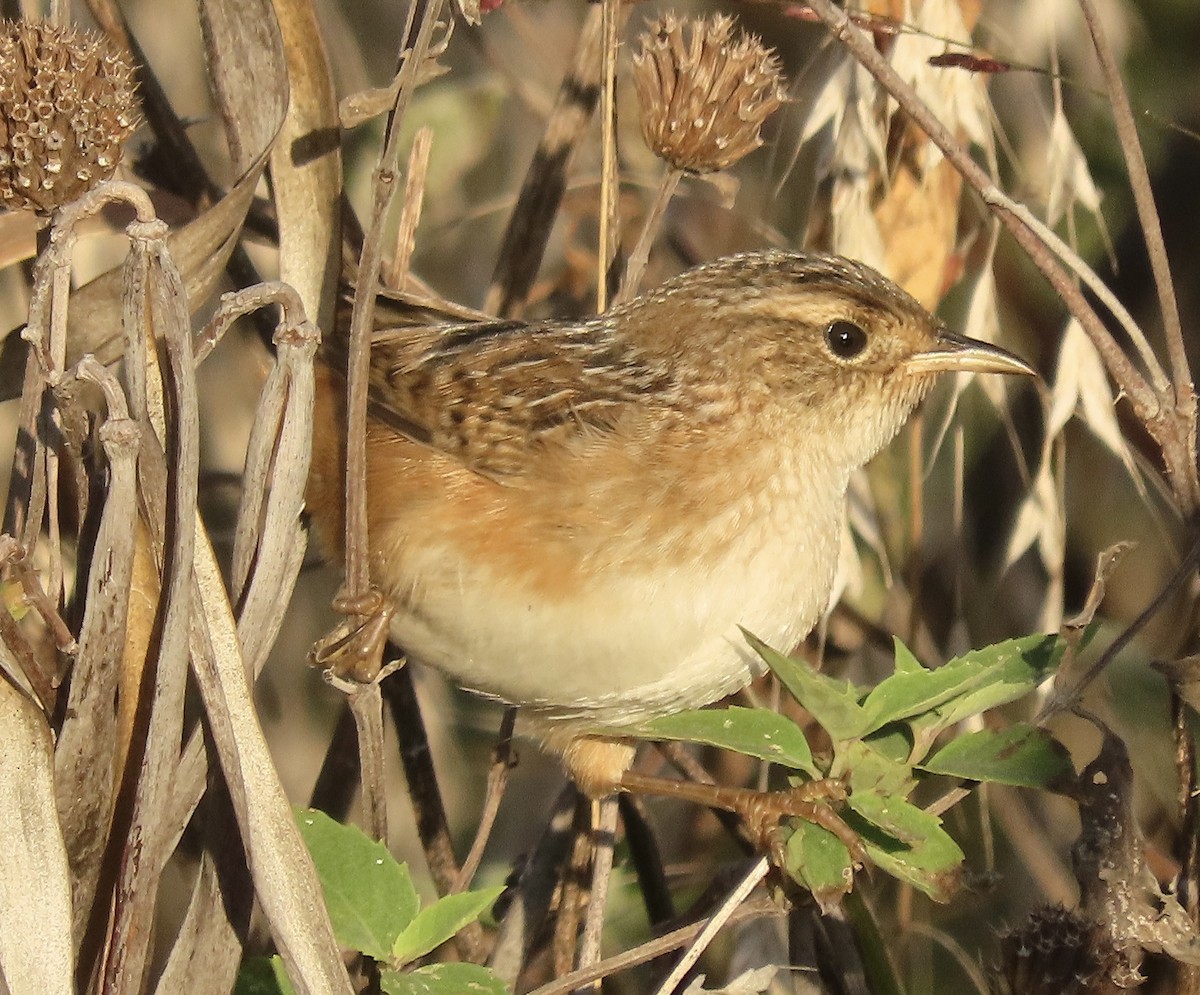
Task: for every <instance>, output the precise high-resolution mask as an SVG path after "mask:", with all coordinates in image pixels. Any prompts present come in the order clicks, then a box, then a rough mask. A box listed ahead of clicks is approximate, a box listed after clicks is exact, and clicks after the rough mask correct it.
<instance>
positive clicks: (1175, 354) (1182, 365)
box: [1079, 0, 1195, 409]
mask: <svg viewBox="0 0 1200 995" xmlns="http://www.w3.org/2000/svg"><path fill="white" fill-rule="evenodd" d="M1079 9H1080V10H1081V11H1082V12H1083V19H1084V21H1085V22H1086V23H1087V26H1088V31H1089V32H1090V33H1091V36H1092V45H1093V46H1094V47H1095V49H1096V59H1097V60H1098V61H1099V63H1100V71H1101V73H1103V75H1104V84H1105V87H1106V89H1107V90H1108V97H1109V100H1110V101H1111V105H1112V114H1113V123H1114V124H1115V125H1116V128H1117V139H1118V141H1119V142H1120V144H1121V154H1122V155H1123V156H1124V157H1125V168H1126V170H1127V171H1128V173H1129V188H1130V191H1131V192H1132V193H1133V203H1134V205H1135V206H1136V208H1137V213H1138V221H1139V222H1140V223H1141V226H1142V234H1143V235H1144V236H1145V238H1146V252H1147V254H1148V255H1149V257H1150V270H1151V272H1152V273H1153V274H1154V286H1155V288H1156V289H1157V291H1158V306H1159V310H1160V311H1161V313H1162V322H1163V331H1164V332H1165V333H1166V338H1167V354H1168V355H1169V356H1170V358H1171V371H1172V373H1173V374H1174V378H1175V391H1176V398H1175V400H1176V403H1177V404H1178V405H1179V406H1180V408H1181V409H1182V408H1185V407H1187V406H1190V405H1193V404H1194V403H1195V398H1194V396H1193V395H1192V376H1191V370H1190V369H1189V368H1188V358H1187V349H1186V347H1185V346H1184V342H1183V327H1182V325H1181V324H1180V321H1179V303H1178V301H1177V299H1176V297H1175V287H1174V285H1173V284H1172V281H1171V266H1170V263H1169V262H1168V261H1167V249H1166V246H1165V245H1164V244H1163V236H1162V225H1161V224H1160V223H1159V218H1158V209H1157V208H1156V207H1155V206H1154V192H1153V191H1152V190H1151V188H1150V172H1149V170H1147V169H1146V157H1145V155H1144V154H1143V153H1142V143H1141V140H1140V139H1139V138H1138V133H1137V123H1136V122H1135V121H1134V117H1133V108H1132V107H1131V106H1130V104H1129V93H1128V92H1127V91H1126V89H1125V83H1124V81H1123V80H1122V79H1121V70H1120V68H1119V67H1118V66H1117V60H1116V58H1115V57H1114V55H1113V50H1112V46H1111V45H1110V44H1109V42H1108V36H1107V35H1106V34H1105V32H1104V27H1103V25H1102V24H1101V23H1100V18H1099V16H1098V14H1097V13H1096V5H1095V4H1094V3H1093V0H1079Z"/></svg>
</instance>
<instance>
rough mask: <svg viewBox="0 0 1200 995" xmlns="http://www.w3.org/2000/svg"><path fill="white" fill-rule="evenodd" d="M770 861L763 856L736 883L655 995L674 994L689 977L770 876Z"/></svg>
mask: <svg viewBox="0 0 1200 995" xmlns="http://www.w3.org/2000/svg"><path fill="white" fill-rule="evenodd" d="M770 866H771V865H770V863H769V862H768V861H767V858H766V857H762V858H760V859H759V860H757V861H755V863H754V865H753V866H752V867H751V868H750V870H749V871H747V872H746V875H745V876H744V877H743V878H742V880H741V881H739V882H738V883H737V885H736V886H735V887H734V889H733V890H732V891H730V893H729V895H728V896H727V897H726V899H725V901H724V902H722V903H721V905H720V907H719V908H718V909H717V910H716V911H715V912H714V913H713V914H712V916H711V917H710V918H709V920H708V922H707V923H705V924H704V929H702V930H701V931H700V933H699V935H698V936H697V937H696V938H695V940H693V941H692V943H691V945H690V946H689V947H688V948H687V950H686V952H685V953H684V955H683V956H682V957H680V958H679V961H678V963H676V965H675V967H674V968H673V969H672V970H671V973H670V974H668V975H667V977H666V979H665V980H664V981H663V983H662V984H661V985H659V986H658V988H657V989H656V995H671V992H673V991H674V990H675V989H676V987H677V986H678V985H679V983H680V982H682V981H683V979H684V978H685V977H686V976H687V973H688V972H689V971H690V970H691V969H692V967H693V966H694V965H695V963H696V961H698V960H699V959H700V955H701V954H703V953H704V951H705V950H706V949H707V948H708V945H709V944H710V943H711V942H712V941H713V938H714V937H715V936H716V935H717V933H719V932H720V931H721V929H722V928H723V927H724V926H725V924H726V923H727V922H728V921H729V919H730V917H731V916H732V915H733V914H734V912H736V911H737V910H738V907H739V906H740V905H741V904H742V903H743V902H744V901H746V899H748V898H749V897H750V893H751V892H752V891H754V889H755V888H757V887H758V885H759V883H760V882H761V881H762V880H763V878H765V877H766V876H767V871H768V870H770Z"/></svg>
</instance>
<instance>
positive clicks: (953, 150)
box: [809, 0, 1200, 516]
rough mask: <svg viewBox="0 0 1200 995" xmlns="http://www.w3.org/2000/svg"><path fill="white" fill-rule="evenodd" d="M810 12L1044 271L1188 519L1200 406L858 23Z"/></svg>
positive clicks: (814, 1) (830, 11)
mask: <svg viewBox="0 0 1200 995" xmlns="http://www.w3.org/2000/svg"><path fill="white" fill-rule="evenodd" d="M809 7H810V8H811V9H812V10H813V12H814V13H815V14H816V15H817V17H818V18H819V19H820V20H821V21H822V22H823V23H824V24H825V25H826V26H827V27H828V28H829V30H830V31H831V32H832V33H833V35H834V37H835V38H837V39H838V40H839V41H841V42H842V43H844V44H845V45H846V47H847V48H848V49H850V51H851V53H852V54H853V55H854V57H855V58H856V59H857V60H858V61H859V63H860V64H861V65H862V66H863V67H864V68H866V69H867V70H868V71H869V72H870V73H871V75H872V76H874V77H875V79H876V80H878V81H879V83H880V84H881V85H882V86H883V88H884V89H885V90H886V91H887V92H888V93H889V94H890V95H891V96H892V97H894V98H895V99H896V100H897V101H898V102H899V103H900V105H901V106H902V107H903V108H904V110H905V112H906V113H908V115H909V116H910V117H911V118H912V120H913V122H914V123H915V124H916V125H917V126H918V127H920V128H921V129H922V130H923V131H924V132H925V133H926V134H927V135H928V136H929V138H930V140H931V141H933V142H934V144H936V145H937V147H938V148H939V149H940V150H941V151H942V153H943V154H944V155H945V156H946V158H947V159H949V160H950V162H951V163H952V164H953V165H954V168H955V169H957V170H958V172H959V173H960V174H961V175H962V177H963V178H964V179H965V180H966V181H967V183H968V184H970V186H971V187H972V188H973V189H974V190H975V191H976V192H977V193H978V194H979V195H980V196H981V197H982V198H983V199H984V201H985V202H986V203H987V204H988V205H989V206H990V207H991V208H992V211H993V213H994V214H995V215H996V217H997V218H998V220H999V221H1000V222H1001V223H1002V224H1003V225H1004V227H1005V228H1006V229H1008V231H1009V232H1010V233H1011V234H1012V236H1013V237H1014V239H1016V241H1017V243H1018V244H1019V245H1020V246H1021V247H1022V248H1023V249H1024V250H1025V252H1026V253H1027V254H1028V255H1029V257H1030V259H1031V260H1032V261H1033V263H1034V264H1035V265H1036V266H1037V267H1038V269H1039V270H1041V272H1042V274H1043V275H1044V276H1045V277H1046V279H1047V281H1048V282H1049V283H1050V285H1051V287H1053V289H1054V291H1055V292H1056V293H1057V294H1058V295H1059V297H1060V298H1061V299H1062V301H1063V303H1064V304H1065V305H1066V307H1067V309H1068V311H1070V313H1071V314H1072V315H1073V316H1074V317H1075V318H1076V319H1077V320H1078V321H1079V322H1080V324H1081V325H1082V327H1083V329H1084V331H1085V332H1086V333H1087V335H1088V337H1089V338H1090V339H1091V341H1092V344H1093V345H1094V346H1095V347H1096V350H1097V352H1099V353H1100V356H1101V358H1102V359H1103V360H1104V364H1105V366H1106V367H1107V368H1108V371H1109V373H1110V374H1111V375H1112V377H1113V379H1114V380H1116V382H1117V385H1118V387H1119V388H1120V389H1121V390H1122V391H1123V392H1124V393H1125V394H1126V395H1127V396H1128V398H1129V400H1130V403H1131V404H1132V405H1133V410H1134V413H1135V414H1136V415H1137V417H1138V418H1139V419H1140V420H1141V421H1142V422H1143V423H1144V424H1145V426H1146V428H1147V430H1148V431H1149V432H1150V433H1151V435H1152V436H1153V437H1154V439H1155V441H1156V442H1157V443H1158V445H1159V446H1160V447H1161V449H1162V452H1163V458H1164V461H1165V462H1166V465H1167V476H1168V478H1169V480H1170V483H1171V487H1172V489H1173V492H1174V495H1175V500H1176V502H1177V504H1178V506H1179V508H1180V510H1181V512H1182V513H1183V514H1184V515H1185V516H1187V515H1190V513H1191V512H1192V510H1194V509H1195V508H1196V507H1197V506H1198V505H1200V478H1198V477H1197V470H1196V465H1195V446H1194V439H1195V428H1194V426H1195V420H1194V419H1195V411H1194V407H1192V408H1185V409H1178V408H1176V407H1175V405H1174V403H1173V402H1174V398H1173V397H1164V396H1163V395H1162V394H1161V393H1160V392H1159V391H1156V390H1154V389H1153V388H1152V387H1151V386H1150V384H1148V383H1147V382H1146V380H1145V378H1144V377H1143V376H1142V375H1141V374H1140V373H1139V372H1138V371H1137V369H1136V368H1135V367H1134V366H1133V364H1132V363H1131V362H1130V361H1129V358H1128V357H1127V356H1126V355H1125V353H1124V351H1123V350H1122V349H1121V347H1120V346H1119V345H1118V344H1117V342H1116V341H1115V340H1114V339H1113V337H1112V336H1111V335H1110V334H1109V333H1108V331H1107V329H1106V328H1105V327H1104V325H1103V323H1102V322H1101V321H1100V319H1099V317H1098V316H1097V314H1096V312H1095V311H1094V310H1093V309H1092V308H1091V306H1090V305H1089V304H1088V302H1087V300H1086V299H1085V298H1084V296H1083V294H1082V292H1081V290H1080V289H1079V287H1078V286H1077V285H1076V283H1075V280H1074V279H1073V278H1072V276H1071V274H1069V273H1068V272H1067V271H1066V270H1065V269H1064V268H1063V267H1062V266H1061V265H1059V263H1058V262H1057V261H1056V259H1055V258H1054V256H1053V255H1052V252H1051V249H1050V248H1049V247H1048V245H1047V242H1046V240H1045V238H1044V237H1043V236H1044V233H1045V229H1044V227H1043V228H1041V229H1040V230H1037V229H1035V227H1034V226H1032V225H1031V224H1030V223H1029V221H1030V216H1029V213H1028V211H1027V210H1025V209H1023V208H1022V207H1021V205H1019V204H1017V203H1015V202H1014V201H1013V200H1011V198H1009V197H1007V196H1005V195H1004V194H1003V192H1001V191H1000V190H999V189H998V188H997V187H996V185H995V184H994V183H993V182H992V179H991V177H989V176H988V174H987V173H986V172H984V170H983V169H982V168H980V166H979V165H978V164H977V163H976V162H975V161H974V160H973V159H972V158H971V156H970V154H969V153H968V152H967V150H966V149H964V148H963V147H962V145H961V144H959V143H958V142H957V141H956V140H955V138H954V136H953V135H952V134H950V132H949V131H948V130H947V129H946V128H945V126H943V125H942V124H941V122H940V121H938V119H937V118H936V116H935V115H934V114H933V112H932V111H931V110H930V109H929V107H928V106H927V105H926V104H924V103H923V102H922V101H921V100H920V98H919V97H918V96H917V95H916V93H915V91H914V90H913V88H912V87H911V86H909V85H908V84H907V83H906V82H905V81H904V80H903V79H901V78H900V76H899V74H898V73H897V72H896V71H895V70H894V69H893V68H892V67H891V66H890V65H889V64H888V62H887V60H886V59H884V58H883V57H882V56H881V55H880V54H879V52H877V51H876V49H875V47H874V45H873V43H872V41H871V39H870V38H869V37H868V36H867V35H866V34H865V33H863V32H862V31H861V30H859V29H858V28H856V27H854V26H853V25H852V23H851V21H850V19H849V18H848V17H847V15H846V13H845V12H844V11H842V10H841V9H839V8H838V7H835V6H834V5H833V3H831V2H830V0H811V2H810V4H809ZM1054 251H1058V250H1057V249H1055V250H1054ZM1069 261H1070V262H1071V265H1073V266H1074V265H1075V260H1069ZM1077 272H1078V275H1079V276H1081V277H1083V278H1084V279H1085V280H1088V281H1089V286H1091V285H1092V284H1091V281H1092V280H1096V281H1097V282H1099V281H1098V278H1096V276H1095V274H1094V273H1091V271H1090V270H1087V269H1086V268H1083V269H1077ZM1138 335H1140V333H1138ZM1136 337H1137V336H1135V340H1136ZM1141 337H1142V338H1144V336H1141ZM1150 368H1151V369H1153V367H1150Z"/></svg>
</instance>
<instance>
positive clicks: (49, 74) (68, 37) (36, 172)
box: [0, 21, 140, 214]
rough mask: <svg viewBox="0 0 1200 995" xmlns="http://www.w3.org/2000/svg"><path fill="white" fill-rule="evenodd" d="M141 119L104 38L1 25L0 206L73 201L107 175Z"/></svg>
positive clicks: (119, 61)
mask: <svg viewBox="0 0 1200 995" xmlns="http://www.w3.org/2000/svg"><path fill="white" fill-rule="evenodd" d="M139 121H140V115H139V114H138V110H137V103H136V100H135V96H134V82H133V69H132V67H131V66H130V65H129V63H128V62H127V61H126V60H125V58H124V56H123V55H122V54H121V53H120V52H119V51H117V49H116V48H115V47H114V46H113V45H111V44H110V43H109V41H108V39H107V38H105V37H104V36H103V35H98V34H94V33H91V32H83V31H75V30H72V29H63V28H58V27H55V26H54V25H51V24H47V23H44V22H36V21H7V22H5V23H4V24H3V25H2V26H0V206H3V207H6V208H33V209H34V210H36V211H38V212H40V213H43V214H49V213H50V212H51V211H53V210H54V209H55V208H56V207H59V206H61V205H63V204H65V203H67V202H69V201H71V200H74V199H75V198H76V197H78V196H80V194H82V193H84V192H85V191H87V190H88V189H90V188H91V187H93V186H95V185H96V184H97V183H99V182H100V181H101V180H106V179H108V177H110V176H112V174H113V171H114V170H115V169H116V168H117V162H118V161H119V160H120V157H121V146H122V145H123V144H124V142H125V140H126V139H127V138H128V137H129V136H130V135H131V134H132V133H133V131H134V129H135V128H136V127H137V126H138V123H139Z"/></svg>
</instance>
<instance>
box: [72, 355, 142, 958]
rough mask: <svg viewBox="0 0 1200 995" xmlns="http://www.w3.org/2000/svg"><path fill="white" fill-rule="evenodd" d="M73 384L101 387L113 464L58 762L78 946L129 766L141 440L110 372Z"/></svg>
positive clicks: (89, 365) (79, 372)
mask: <svg viewBox="0 0 1200 995" xmlns="http://www.w3.org/2000/svg"><path fill="white" fill-rule="evenodd" d="M75 376H76V377H77V378H78V379H79V380H88V381H91V382H92V383H95V384H98V385H100V386H101V387H102V389H103V390H104V394H105V400H106V405H107V408H108V415H107V418H106V420H105V422H104V424H103V425H102V426H101V427H100V433H99V434H100V440H101V443H102V444H103V446H104V453H105V457H106V458H107V461H108V490H107V494H106V495H105V497H104V509H103V511H102V513H101V517H100V526H99V528H98V529H97V532H96V539H95V545H94V548H93V550H92V554H91V569H90V571H89V573H88V577H87V585H86V588H85V594H84V597H85V605H86V607H85V610H84V616H83V623H82V625H81V628H80V635H79V651H78V653H77V654H76V657H75V666H74V668H73V671H72V676H71V686H70V694H69V697H68V699H67V718H66V720H65V721H64V722H63V725H62V728H61V730H60V732H59V734H58V745H57V748H56V750H55V758H54V764H55V789H56V792H57V796H58V806H59V813H60V817H61V819H62V822H63V832H64V835H65V837H66V839H67V850H68V853H69V854H70V858H71V875H72V890H73V892H74V899H73V901H74V907H75V936H76V938H77V939H82V937H83V935H84V931H85V925H86V923H87V921H88V919H89V917H90V915H91V913H92V902H93V899H94V897H95V894H96V885H97V881H98V879H99V875H100V866H101V860H102V858H103V856H104V849H105V845H106V842H107V840H108V837H109V829H110V823H111V820H112V814H113V806H114V803H115V801H116V796H115V792H116V788H117V781H116V776H117V775H118V773H119V771H120V770H121V766H120V765H121V763H122V762H123V755H122V752H121V751H120V750H119V748H118V747H117V743H118V740H117V734H116V725H117V716H116V715H115V714H114V712H113V707H112V702H113V698H114V696H115V695H116V693H117V688H118V686H119V678H120V671H119V662H120V660H121V656H122V651H123V648H124V645H125V639H126V620H127V615H128V611H129V597H130V586H131V583H132V580H133V562H134V550H133V546H132V544H131V543H130V541H129V537H130V536H131V535H134V534H135V529H136V522H137V466H136V458H137V453H138V449H139V442H140V435H141V433H140V432H139V430H138V427H137V423H136V422H135V421H134V420H133V419H131V418H130V417H129V411H128V407H127V404H126V401H125V395H124V393H123V392H122V390H121V388H120V386H119V385H118V384H117V382H116V380H115V378H114V377H113V376H112V374H111V373H109V372H108V371H107V370H105V369H104V368H103V367H102V366H100V364H99V363H97V362H96V361H95V360H92V359H85V360H83V361H81V362H80V363H79V365H78V367H77V369H76V371H75ZM110 745H111V749H110ZM105 904H107V903H105Z"/></svg>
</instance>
